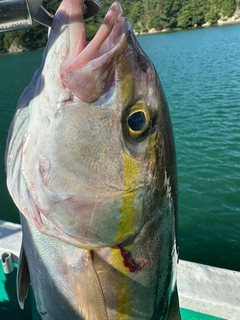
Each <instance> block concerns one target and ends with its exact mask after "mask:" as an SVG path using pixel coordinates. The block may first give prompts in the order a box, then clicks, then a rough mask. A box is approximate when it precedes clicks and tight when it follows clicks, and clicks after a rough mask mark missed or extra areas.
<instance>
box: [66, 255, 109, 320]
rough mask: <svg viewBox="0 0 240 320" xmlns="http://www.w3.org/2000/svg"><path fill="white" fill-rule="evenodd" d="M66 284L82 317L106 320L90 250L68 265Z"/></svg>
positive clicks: (104, 307)
mask: <svg viewBox="0 0 240 320" xmlns="http://www.w3.org/2000/svg"><path fill="white" fill-rule="evenodd" d="M68 284H69V287H70V289H71V291H72V292H73V294H74V296H75V299H76V303H77V305H78V307H79V312H80V313H81V315H82V316H83V318H84V319H86V320H99V319H101V320H108V316H107V310H106V305H105V301H104V296H103V292H102V287H101V283H100V281H99V278H98V275H97V272H96V270H95V268H94V264H93V261H92V255H91V251H85V252H84V253H83V255H82V257H81V258H80V260H79V263H77V264H74V265H71V266H70V267H69V270H68Z"/></svg>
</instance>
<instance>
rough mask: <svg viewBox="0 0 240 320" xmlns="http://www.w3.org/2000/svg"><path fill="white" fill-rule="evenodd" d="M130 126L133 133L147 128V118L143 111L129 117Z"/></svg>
mask: <svg viewBox="0 0 240 320" xmlns="http://www.w3.org/2000/svg"><path fill="white" fill-rule="evenodd" d="M128 126H129V128H130V129H131V130H133V131H141V130H143V129H144V127H145V126H146V116H145V113H144V112H142V111H137V112H134V113H133V114H131V115H130V116H129V117H128Z"/></svg>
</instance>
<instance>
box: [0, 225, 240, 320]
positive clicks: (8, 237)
mask: <svg viewBox="0 0 240 320" xmlns="http://www.w3.org/2000/svg"><path fill="white" fill-rule="evenodd" d="M21 242H22V229H21V225H19V224H15V223H11V222H7V221H3V220H0V258H1V257H2V255H3V254H5V253H6V252H10V253H11V258H12V262H13V263H18V258H19V253H20V248H21ZM178 291H179V299H180V306H181V308H185V309H189V310H192V311H196V312H200V313H204V314H207V315H211V316H215V317H218V318H222V319H228V320H239V319H240V272H237V271H233V270H227V269H221V268H217V267H212V266H208V265H203V264H199V263H194V262H189V261H184V260H180V261H179V265H178Z"/></svg>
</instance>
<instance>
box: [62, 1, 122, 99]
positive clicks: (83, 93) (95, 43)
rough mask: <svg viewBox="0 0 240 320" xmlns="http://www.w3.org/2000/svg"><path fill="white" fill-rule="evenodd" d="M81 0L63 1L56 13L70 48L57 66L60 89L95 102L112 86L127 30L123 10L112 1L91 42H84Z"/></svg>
mask: <svg viewBox="0 0 240 320" xmlns="http://www.w3.org/2000/svg"><path fill="white" fill-rule="evenodd" d="M83 15H84V10H83V0H63V2H62V4H61V5H60V8H59V10H58V12H57V14H56V18H57V19H58V20H60V22H61V23H63V24H67V26H68V30H69V46H68V50H67V54H66V56H65V58H64V60H63V62H62V64H61V66H60V78H61V82H62V85H63V87H65V88H67V89H68V90H69V91H70V92H71V93H72V94H73V95H74V96H76V97H77V98H79V99H80V100H81V101H84V102H88V103H91V102H94V101H96V100H97V99H98V98H99V97H100V96H102V95H103V94H104V93H105V92H106V91H108V90H109V88H110V87H111V86H112V85H113V83H114V65H115V60H116V59H115V58H116V55H117V54H118V53H119V50H120V48H121V47H123V42H124V38H126V37H124V35H125V34H126V31H127V29H128V23H127V19H126V18H123V17H122V8H121V6H120V4H119V3H117V2H115V3H113V4H112V6H111V7H110V8H109V10H108V12H107V14H106V16H105V18H104V20H103V22H102V25H101V26H100V28H99V30H98V32H97V33H96V35H95V37H94V38H93V39H92V41H91V42H90V43H88V44H87V42H86V35H85V28H84V16H83Z"/></svg>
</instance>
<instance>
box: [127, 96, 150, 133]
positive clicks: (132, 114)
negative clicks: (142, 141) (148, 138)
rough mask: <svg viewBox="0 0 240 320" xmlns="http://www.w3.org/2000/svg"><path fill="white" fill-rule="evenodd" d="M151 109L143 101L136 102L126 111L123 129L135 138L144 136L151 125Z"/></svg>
mask: <svg viewBox="0 0 240 320" xmlns="http://www.w3.org/2000/svg"><path fill="white" fill-rule="evenodd" d="M151 123H152V121H151V116H150V109H149V107H148V106H147V105H146V103H145V102H143V101H138V102H136V103H135V104H134V105H133V106H131V107H130V108H128V109H127V110H126V111H125V115H124V116H123V131H124V133H125V134H127V135H128V136H130V137H131V138H133V139H138V138H143V137H144V136H145V133H147V132H148V131H149V129H150V127H151Z"/></svg>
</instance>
